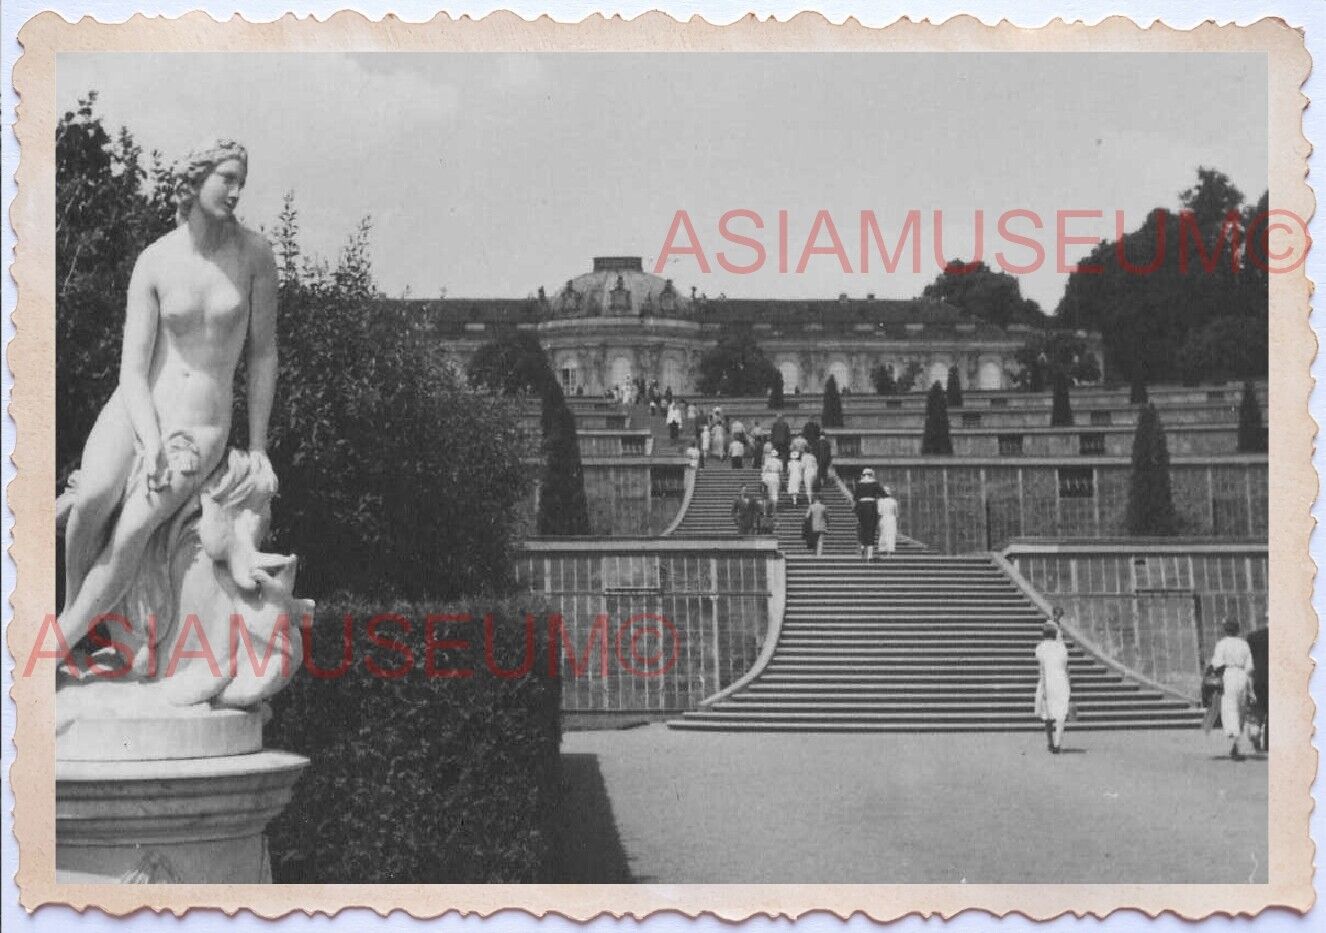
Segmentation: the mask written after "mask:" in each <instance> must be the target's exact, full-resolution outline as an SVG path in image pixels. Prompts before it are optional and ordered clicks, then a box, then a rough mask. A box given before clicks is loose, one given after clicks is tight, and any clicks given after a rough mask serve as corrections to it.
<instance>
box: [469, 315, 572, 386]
mask: <svg viewBox="0 0 1326 933" xmlns="http://www.w3.org/2000/svg"><path fill="white" fill-rule="evenodd" d="M467 373H468V376H469V381H470V385H472V386H474V387H475V388H486V389H492V390H494V391H496V392H500V393H501V394H502V395H511V396H515V395H523V394H528V395H537V396H543V395H544V394H545V393H546V392H548V391H549V390H550V389H551V388H556V389H557V390H558V391H559V392H560V391H561V387H560V386H558V385H557V377H556V375H555V374H554V373H553V370H552V365H551V364H550V363H549V362H548V356H547V354H545V353H544V352H543V347H542V346H541V345H540V344H539V339H538V338H537V337H535V336H534V335H533V334H531V333H529V332H528V331H523V330H522V331H516V332H515V333H512V334H508V335H506V336H504V337H503V338H502V339H500V340H493V341H490V342H489V343H486V344H484V345H483V346H481V347H480V348H479V349H478V350H477V351H476V352H475V354H474V356H473V357H471V358H470V362H469V366H468V369H467Z"/></svg>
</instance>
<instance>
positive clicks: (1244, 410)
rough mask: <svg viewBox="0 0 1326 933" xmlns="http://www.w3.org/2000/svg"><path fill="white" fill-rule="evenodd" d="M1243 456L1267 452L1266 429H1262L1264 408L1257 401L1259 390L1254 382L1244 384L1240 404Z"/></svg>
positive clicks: (1240, 448)
mask: <svg viewBox="0 0 1326 933" xmlns="http://www.w3.org/2000/svg"><path fill="white" fill-rule="evenodd" d="M1238 452H1239V453H1241V454H1250V453H1265V452H1266V429H1265V428H1263V427H1262V406H1261V403H1260V402H1258V401H1257V390H1256V388H1254V387H1253V384H1252V380H1248V381H1246V382H1244V383H1243V398H1242V399H1241V400H1240V402H1239V440H1238Z"/></svg>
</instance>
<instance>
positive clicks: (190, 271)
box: [149, 229, 253, 426]
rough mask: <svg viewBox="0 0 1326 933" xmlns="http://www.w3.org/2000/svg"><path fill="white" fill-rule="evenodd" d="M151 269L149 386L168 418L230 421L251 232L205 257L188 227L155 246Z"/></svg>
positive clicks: (244, 325)
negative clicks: (153, 319) (153, 314)
mask: <svg viewBox="0 0 1326 933" xmlns="http://www.w3.org/2000/svg"><path fill="white" fill-rule="evenodd" d="M157 246H158V249H157V251H156V252H155V255H154V257H153V264H152V267H151V274H152V282H153V285H154V290H155V292H156V298H157V307H158V312H159V317H158V325H157V342H156V347H155V349H154V351H153V358H152V368H151V372H150V376H149V379H150V384H151V389H152V397H153V400H154V401H155V403H156V405H157V411H158V414H159V416H160V417H161V419H162V421H163V422H169V423H171V424H173V425H177V426H203V425H215V426H221V425H228V424H229V418H230V409H231V400H232V396H233V391H234V385H233V383H234V378H235V366H236V363H237V361H238V360H239V354H240V351H241V350H242V349H243V347H244V340H245V336H246V334H247V331H248V320H249V287H250V283H251V281H252V277H253V273H252V269H253V263H252V258H251V250H250V249H249V248H248V234H247V233H246V232H245V231H243V230H240V231H239V234H238V235H237V236H236V237H235V238H234V239H233V240H232V242H230V243H229V244H227V245H226V246H224V247H222V248H221V249H219V250H217V251H216V252H215V253H213V254H211V255H207V256H203V255H200V254H198V253H197V252H196V251H195V250H194V249H193V248H192V244H191V243H190V242H189V238H188V235H187V231H185V230H183V229H181V230H177V231H175V232H174V233H171V234H168V235H167V236H166V237H165V238H163V239H162V240H161V241H159V243H158V244H157Z"/></svg>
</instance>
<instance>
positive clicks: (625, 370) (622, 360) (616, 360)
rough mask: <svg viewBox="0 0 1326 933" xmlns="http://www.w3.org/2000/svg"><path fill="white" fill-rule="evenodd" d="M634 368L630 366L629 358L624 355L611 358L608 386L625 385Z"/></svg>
mask: <svg viewBox="0 0 1326 933" xmlns="http://www.w3.org/2000/svg"><path fill="white" fill-rule="evenodd" d="M633 372H634V367H633V366H632V365H631V358H630V357H629V356H626V355H624V354H623V355H620V356H614V357H613V358H612V369H611V370H610V371H609V377H610V378H609V380H608V381H609V384H610V385H614V386H620V385H627V384H629V383H630V381H631V380H632V378H634V376H633Z"/></svg>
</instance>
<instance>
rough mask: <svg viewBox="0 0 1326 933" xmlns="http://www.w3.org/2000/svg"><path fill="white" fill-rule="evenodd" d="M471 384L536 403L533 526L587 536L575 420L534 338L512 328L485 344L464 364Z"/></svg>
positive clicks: (542, 531)
mask: <svg viewBox="0 0 1326 933" xmlns="http://www.w3.org/2000/svg"><path fill="white" fill-rule="evenodd" d="M469 381H470V385H472V386H475V387H476V388H484V389H488V390H491V391H495V392H498V393H501V394H503V395H507V396H514V397H518V398H523V397H526V396H535V397H538V398H539V402H540V417H539V426H540V428H541V431H542V438H543V440H542V445H543V471H542V474H541V475H542V479H541V481H540V490H541V491H540V494H539V511H538V521H537V528H538V533H539V534H541V535H587V534H589V531H590V526H589V504H588V500H587V499H586V496H585V471H584V465H583V464H582V463H581V460H580V443H579V441H578V440H577V439H576V418H575V413H574V412H573V411H571V407H570V406H569V405H567V403H566V396H565V394H564V393H563V392H562V387H561V386H560V385H559V384H558V382H557V376H556V374H555V373H554V372H553V368H552V364H551V362H549V360H548V355H547V354H546V353H545V352H544V350H543V347H542V346H540V344H539V341H538V338H537V337H535V336H534V335H533V334H531V333H529V332H528V331H516V332H515V333H512V334H507V335H505V336H503V337H502V338H500V339H498V340H494V341H492V342H490V343H486V344H484V345H483V346H482V347H480V348H479V349H478V351H476V352H475V354H474V356H473V357H472V358H471V360H470V365H469Z"/></svg>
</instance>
